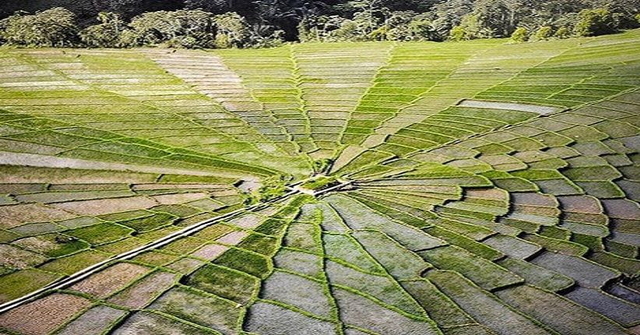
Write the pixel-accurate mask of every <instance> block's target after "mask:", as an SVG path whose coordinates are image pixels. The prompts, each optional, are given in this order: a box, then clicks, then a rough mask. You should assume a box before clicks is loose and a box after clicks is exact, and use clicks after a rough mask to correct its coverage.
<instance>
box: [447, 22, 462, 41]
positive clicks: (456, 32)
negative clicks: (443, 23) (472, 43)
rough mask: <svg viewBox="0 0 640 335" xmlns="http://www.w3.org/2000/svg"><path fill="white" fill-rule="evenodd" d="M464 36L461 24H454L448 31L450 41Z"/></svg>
mask: <svg viewBox="0 0 640 335" xmlns="http://www.w3.org/2000/svg"><path fill="white" fill-rule="evenodd" d="M465 36H466V32H465V31H464V27H462V26H455V27H453V28H451V31H450V32H449V39H450V40H452V41H462V40H464V39H465Z"/></svg>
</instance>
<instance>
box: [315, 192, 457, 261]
mask: <svg viewBox="0 0 640 335" xmlns="http://www.w3.org/2000/svg"><path fill="white" fill-rule="evenodd" d="M327 201H329V203H330V204H331V205H332V206H333V207H334V208H335V209H336V211H338V213H339V214H340V216H341V217H342V219H343V220H344V221H345V223H346V224H347V225H348V226H349V227H350V228H351V229H354V230H357V229H377V230H380V231H382V232H383V233H385V234H387V235H388V236H390V237H391V238H393V239H394V240H396V241H398V242H399V243H400V244H402V245H403V246H404V247H406V248H408V249H410V250H423V249H429V248H434V247H437V246H440V245H444V244H445V242H443V241H442V240H439V239H436V238H433V237H431V236H429V235H427V234H425V233H424V232H421V231H419V230H417V229H415V228H410V227H408V226H404V225H402V224H400V223H397V222H395V221H392V220H390V219H388V218H386V217H384V216H382V215H380V214H377V213H376V212H374V211H373V210H372V209H371V208H369V207H366V206H365V205H363V204H362V203H360V202H357V201H356V200H353V199H350V198H346V197H344V196H331V197H329V198H327Z"/></svg>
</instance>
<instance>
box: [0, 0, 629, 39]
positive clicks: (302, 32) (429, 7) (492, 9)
mask: <svg viewBox="0 0 640 335" xmlns="http://www.w3.org/2000/svg"><path fill="white" fill-rule="evenodd" d="M14 12H15V14H14ZM29 12H31V13H33V14H28V13H29ZM12 14H13V15H12ZM3 17H7V18H6V19H4V20H2V21H0V43H2V42H5V43H8V44H10V45H27V46H55V47H62V46H88V47H134V46H149V45H165V46H167V47H178V48H231V47H234V48H236V47H270V46H276V45H279V44H281V43H282V42H284V41H302V42H310V41H323V42H326V41H331V42H336V41H444V40H454V41H460V40H471V39H479V38H494V37H509V36H511V37H512V40H513V41H515V42H524V41H527V40H531V41H539V40H548V39H559V38H560V39H562V38H567V37H570V36H598V35H604V34H612V33H616V32H618V31H620V30H621V29H630V28H636V27H638V26H639V25H640V22H639V21H640V20H639V19H640V1H639V0H615V1H601V0H579V1H567V0H552V1H531V0H481V1H473V0H426V1H425V0H404V1H394V0H314V1H301V0H253V1H249V0H247V1H230V0H211V1H206V0H184V1H182V0H171V1H149V0H110V1H89V0H73V1H72V0H57V1H42V0H38V1H26V2H25V1H22V0H8V1H4V2H3V4H0V18H3Z"/></svg>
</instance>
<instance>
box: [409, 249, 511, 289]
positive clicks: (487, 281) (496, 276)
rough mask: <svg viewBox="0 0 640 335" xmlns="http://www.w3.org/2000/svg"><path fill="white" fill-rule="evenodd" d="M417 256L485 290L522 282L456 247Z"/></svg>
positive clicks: (488, 262)
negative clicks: (467, 279)
mask: <svg viewBox="0 0 640 335" xmlns="http://www.w3.org/2000/svg"><path fill="white" fill-rule="evenodd" d="M418 254H419V255H420V256H421V257H422V258H424V259H425V260H426V261H427V262H429V263H431V264H433V265H434V266H435V267H437V268H439V269H444V270H452V271H457V272H459V273H461V274H462V275H464V276H465V277H467V278H469V279H471V280H472V281H473V282H474V283H476V284H477V285H479V286H480V287H482V288H483V289H485V290H494V289H497V288H500V287H504V286H509V285H514V284H517V283H520V282H522V281H523V279H522V278H521V277H520V276H518V275H516V274H514V273H512V272H509V271H508V270H507V269H505V268H503V267H501V266H498V265H496V264H495V263H492V262H490V261H488V260H486V259H484V258H482V257H479V256H476V255H474V254H472V253H470V252H468V251H465V250H464V249H461V248H459V247H456V246H446V247H440V248H435V249H432V250H426V251H421V252H419V253H418Z"/></svg>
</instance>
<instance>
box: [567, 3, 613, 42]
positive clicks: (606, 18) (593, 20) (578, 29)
mask: <svg viewBox="0 0 640 335" xmlns="http://www.w3.org/2000/svg"><path fill="white" fill-rule="evenodd" d="M578 19H579V20H578V23H576V26H575V28H574V33H575V34H576V35H578V36H598V35H605V34H612V33H615V32H617V31H618V29H617V23H616V19H615V17H614V15H612V14H611V12H610V11H609V10H608V9H606V8H597V9H585V10H583V11H581V12H580V14H579V15H578Z"/></svg>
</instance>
